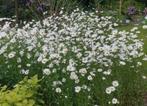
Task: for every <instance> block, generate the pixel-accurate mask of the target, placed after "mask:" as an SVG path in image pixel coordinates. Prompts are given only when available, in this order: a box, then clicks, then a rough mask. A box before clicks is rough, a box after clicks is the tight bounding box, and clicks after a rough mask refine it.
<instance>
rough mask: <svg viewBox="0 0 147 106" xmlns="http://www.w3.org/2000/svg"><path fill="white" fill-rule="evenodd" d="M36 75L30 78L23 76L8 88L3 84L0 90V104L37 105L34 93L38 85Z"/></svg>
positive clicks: (16, 105)
mask: <svg viewBox="0 0 147 106" xmlns="http://www.w3.org/2000/svg"><path fill="white" fill-rule="evenodd" d="M38 82H39V80H38V78H37V76H34V77H32V78H31V79H27V78H24V79H23V81H20V82H19V83H18V84H16V85H15V86H14V88H13V89H12V90H9V89H8V88H7V86H3V87H2V88H1V90H0V106H37V104H36V101H35V97H34V95H35V93H36V91H37V89H38V87H39V85H38Z"/></svg>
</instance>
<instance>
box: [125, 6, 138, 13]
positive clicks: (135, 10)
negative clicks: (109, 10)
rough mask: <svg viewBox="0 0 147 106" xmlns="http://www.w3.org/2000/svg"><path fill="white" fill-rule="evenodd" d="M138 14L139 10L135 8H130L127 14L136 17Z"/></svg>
mask: <svg viewBox="0 0 147 106" xmlns="http://www.w3.org/2000/svg"><path fill="white" fill-rule="evenodd" d="M136 13H137V9H136V8H135V7H134V6H130V7H128V10H127V14H128V15H135V14H136Z"/></svg>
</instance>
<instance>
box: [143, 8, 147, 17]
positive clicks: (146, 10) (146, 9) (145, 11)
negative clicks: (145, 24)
mask: <svg viewBox="0 0 147 106" xmlns="http://www.w3.org/2000/svg"><path fill="white" fill-rule="evenodd" d="M143 13H144V15H145V16H147V7H146V8H145V9H144V11H143Z"/></svg>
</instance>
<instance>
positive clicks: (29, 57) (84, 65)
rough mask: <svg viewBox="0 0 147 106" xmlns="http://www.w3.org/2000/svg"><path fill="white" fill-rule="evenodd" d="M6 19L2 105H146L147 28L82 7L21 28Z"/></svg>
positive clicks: (0, 35)
mask: <svg viewBox="0 0 147 106" xmlns="http://www.w3.org/2000/svg"><path fill="white" fill-rule="evenodd" d="M40 10H41V11H43V10H42V8H40ZM145 10H146V9H145ZM145 10H144V11H145ZM136 11H137V10H136V9H135V7H129V8H128V11H127V12H126V13H127V14H129V16H130V15H132V14H134V13H135V12H136ZM44 14H46V13H44ZM131 18H132V16H131ZM5 19H7V21H6V22H4V24H3V25H0V87H1V88H0V106H146V105H145V102H144V101H145V98H144V96H146V95H145V94H146V91H147V90H146V88H147V84H146V81H147V77H146V75H147V73H146V71H147V54H146V53H147V50H146V45H147V43H146V36H145V35H146V34H147V26H146V24H143V26H142V25H138V26H137V25H131V26H129V25H126V26H125V25H123V24H122V19H120V18H118V17H114V16H112V15H107V14H105V10H97V9H94V10H91V11H87V10H84V9H81V8H78V7H77V8H75V9H73V11H71V12H70V13H67V12H65V11H64V8H62V9H61V10H60V11H59V12H58V15H57V14H52V15H50V16H47V17H44V18H43V19H41V20H40V21H36V20H34V19H32V20H31V21H29V22H27V21H23V26H21V27H20V26H19V24H15V25H13V24H14V23H13V22H14V21H15V20H14V19H11V18H10V19H9V18H1V20H5Z"/></svg>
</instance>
